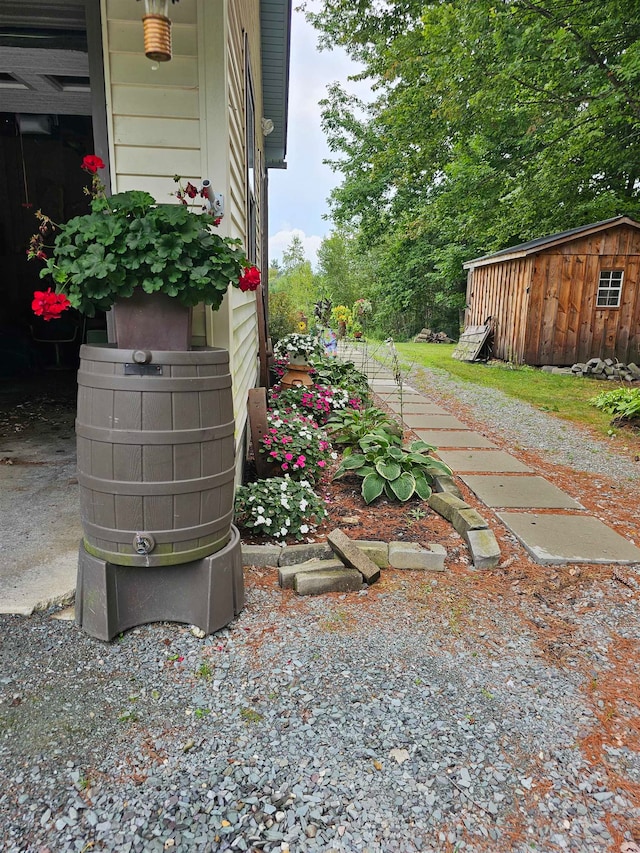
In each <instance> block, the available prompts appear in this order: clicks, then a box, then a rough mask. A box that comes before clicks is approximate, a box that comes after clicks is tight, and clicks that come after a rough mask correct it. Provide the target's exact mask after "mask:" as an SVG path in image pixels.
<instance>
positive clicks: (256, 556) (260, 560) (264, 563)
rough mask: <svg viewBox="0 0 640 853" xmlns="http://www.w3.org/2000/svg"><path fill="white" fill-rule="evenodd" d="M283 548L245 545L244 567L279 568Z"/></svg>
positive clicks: (243, 551)
mask: <svg viewBox="0 0 640 853" xmlns="http://www.w3.org/2000/svg"><path fill="white" fill-rule="evenodd" d="M281 552H282V547H281V546H280V545H243V546H242V565H243V566H257V567H258V568H259V569H266V568H269V567H273V566H277V565H278V561H279V560H280V555H281Z"/></svg>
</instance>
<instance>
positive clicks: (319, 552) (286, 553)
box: [278, 542, 333, 566]
mask: <svg viewBox="0 0 640 853" xmlns="http://www.w3.org/2000/svg"><path fill="white" fill-rule="evenodd" d="M331 559H333V551H332V550H331V548H330V547H329V545H327V543H326V542H312V543H310V544H308V545H285V547H284V548H282V549H281V550H280V562H279V563H278V565H279V566H291V565H294V564H295V563H305V562H306V561H307V560H331Z"/></svg>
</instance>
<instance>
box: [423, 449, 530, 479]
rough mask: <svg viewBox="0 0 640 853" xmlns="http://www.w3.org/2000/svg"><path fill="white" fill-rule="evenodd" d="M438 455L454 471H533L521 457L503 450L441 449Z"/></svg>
mask: <svg viewBox="0 0 640 853" xmlns="http://www.w3.org/2000/svg"><path fill="white" fill-rule="evenodd" d="M438 456H439V457H440V459H442V461H443V462H445V463H446V464H447V465H448V466H449V468H451V469H452V470H453V471H454V473H456V474H457V473H458V472H474V473H480V472H482V471H486V472H487V473H495V474H502V473H514V474H518V473H523V474H525V473H533V472H532V471H531V468H528V467H527V466H526V465H525V464H524V463H523V462H520V460H519V459H516V458H515V457H513V456H510V455H509V454H508V453H505V452H504V451H503V450H439V451H438Z"/></svg>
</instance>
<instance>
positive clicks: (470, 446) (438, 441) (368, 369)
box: [338, 343, 640, 568]
mask: <svg viewBox="0 0 640 853" xmlns="http://www.w3.org/2000/svg"><path fill="white" fill-rule="evenodd" d="M381 351H384V348H383V347H379V348H378V349H377V351H376V355H378V354H380V352H381ZM338 354H339V356H340V357H341V358H343V359H344V360H345V361H353V362H354V364H355V365H356V367H357V368H358V369H359V370H361V371H362V372H363V373H364V374H366V376H367V377H368V378H369V382H370V385H371V388H372V390H373V392H374V393H375V394H376V395H377V396H378V397H379V398H380V399H381V400H382V401H383V402H384V403H385V404H386V405H387V406H389V408H390V409H391V410H392V411H394V412H396V413H397V414H398V417H400V413H402V421H403V422H404V424H405V426H406V427H408V428H409V429H411V430H412V431H413V432H415V434H416V435H417V436H418V437H419V438H422V439H423V440H424V441H427V442H428V443H429V444H433V445H435V446H436V447H437V448H442V449H439V450H438V452H437V455H438V456H439V457H440V459H442V461H443V462H446V464H447V465H448V466H449V467H450V468H451V469H452V470H453V472H454V474H456V475H457V476H458V477H459V478H460V479H461V480H462V481H463V482H464V483H465V484H466V485H467V486H468V487H469V488H470V489H471V490H472V491H473V492H474V493H475V494H476V496H477V497H478V498H479V499H480V500H481V501H482V502H483V503H484V504H486V506H488V507H491V509H496V510H510V509H517V510H520V511H518V512H510V511H507V512H497V516H498V518H499V519H500V521H501V522H502V523H503V524H504V525H505V527H506V528H507V529H508V530H509V531H511V533H512V534H513V535H514V536H516V538H517V539H518V540H519V541H520V542H521V543H522V545H523V546H524V548H525V549H526V551H527V552H528V553H529V554H530V555H531V557H532V558H533V559H534V560H535V561H536V562H538V563H540V564H541V565H559V564H567V563H618V564H630V563H638V562H640V548H637V547H636V546H635V545H634V544H633V543H631V542H629V541H628V540H627V539H625V538H624V537H623V536H621V535H620V534H619V533H617V532H616V531H615V530H612V529H611V528H610V527H608V526H607V525H605V524H604V523H603V522H601V521H600V520H599V519H597V518H594V517H593V516H591V515H589V513H588V512H587V511H586V510H585V509H584V508H583V507H582V506H581V505H580V504H579V503H578V502H577V501H576V500H575V499H574V498H572V497H571V496H570V495H567V494H565V493H564V492H563V491H562V490H560V489H558V488H557V487H556V486H554V485H553V484H552V483H549V482H548V481H547V480H545V479H544V478H543V477H540V476H537V475H535V472H534V471H532V470H531V469H530V468H529V467H528V466H526V465H524V464H523V463H522V462H520V460H519V459H516V458H515V457H514V456H511V455H510V454H509V453H506V452H505V451H503V450H498V449H497V448H495V445H493V444H492V442H491V441H490V439H489V438H487V436H484V435H481V434H480V433H478V432H476V431H474V430H471V429H469V428H468V427H467V426H466V425H465V424H464V423H463V422H461V421H459V420H458V419H457V418H455V417H453V416H452V415H451V414H449V413H448V412H447V411H446V409H443V408H442V407H441V406H438V405H436V404H434V403H433V402H432V401H430V400H429V399H428V398H427V397H426V396H425V395H423V394H421V393H420V392H419V391H418V390H416V389H415V388H412V387H411V386H408V385H406V384H404V385H403V388H402V394H401V393H400V389H399V388H398V385H397V384H396V383H395V382H394V377H393V372H392V371H391V370H390V369H389V368H388V367H387V366H385V365H384V364H381V363H379V362H377V361H375V360H374V359H372V358H370V357H368V355H367V345H366V343H365V344H361V345H358V346H348V345H347V346H346V347H345V346H343V347H341V348H340V350H339V352H338ZM447 480H449V481H450V480H451V478H441V480H440V482H439V488H440V490H441V492H442V494H441V495H435V494H434V495H433V496H432V501H430V504H431V505H432V506H433V508H434V509H436V511H437V512H439V513H440V514H442V515H444V516H445V517H446V518H449V520H450V521H451V523H452V524H453V526H454V527H455V528H456V530H458V531H459V532H461V533H462V535H463V536H464V537H465V539H466V540H467V544H468V545H469V547H470V550H471V553H472V556H473V561H474V565H475V566H476V567H477V568H487V567H489V566H492V565H497V562H498V561H499V551H498V549H497V543H496V544H495V546H494V544H493V543H494V542H495V537H493V534H492V533H491V531H490V530H488V525H486V523H485V525H484V527H482V526H478V525H479V522H478V519H474V518H473V517H472V516H470V515H469V512H468V510H471V508H470V507H467V506H466V505H464V506H462V505H461V504H464V501H460V493H459V491H458V495H457V498H458V504H456V503H455V498H456V487H455V481H454V482H447ZM443 495H446V496H447V497H450V498H451V497H453V498H454V500H453V501H449V502H448V503H446V502H445V503H443V501H442V500H441V498H442V497H443ZM438 507H439V508H438ZM465 507H466V509H465ZM553 509H557V510H558V512H557V513H551V512H549V510H553ZM536 510H546V512H544V513H539V512H536ZM567 510H570V511H571V514H568V513H567V512H566V511H567ZM471 512H474V511H473V510H471ZM475 515H476V516H478V518H479V519H480V520H481V521H484V519H482V516H480V515H479V514H478V513H475ZM491 540H493V541H491ZM474 548H475V549H479V550H478V552H477V553H476V551H474Z"/></svg>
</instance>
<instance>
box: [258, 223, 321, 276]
mask: <svg viewBox="0 0 640 853" xmlns="http://www.w3.org/2000/svg"><path fill="white" fill-rule="evenodd" d="M294 237H299V238H300V240H301V241H302V245H303V247H304V254H305V257H306V259H307V260H308V261H311V266H312V267H314V268H315V266H316V263H317V261H318V249H319V248H320V243H322V241H323V239H324V238H323V237H320V236H318V235H315V234H312V235H309V236H308V237H307V235H306V234H305V233H304V231H302V230H301V229H300V228H290V229H288V230H286V229H283V230H281V231H278V232H276V233H275V234H273V235H272V236H271V237H269V260H270V261H274V260H275V259H276V258H277V259H278V260H281V258H282V253H283V251H284V250H285V249H288V248H289V246H290V245H291V240H292V239H293V238H294Z"/></svg>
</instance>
